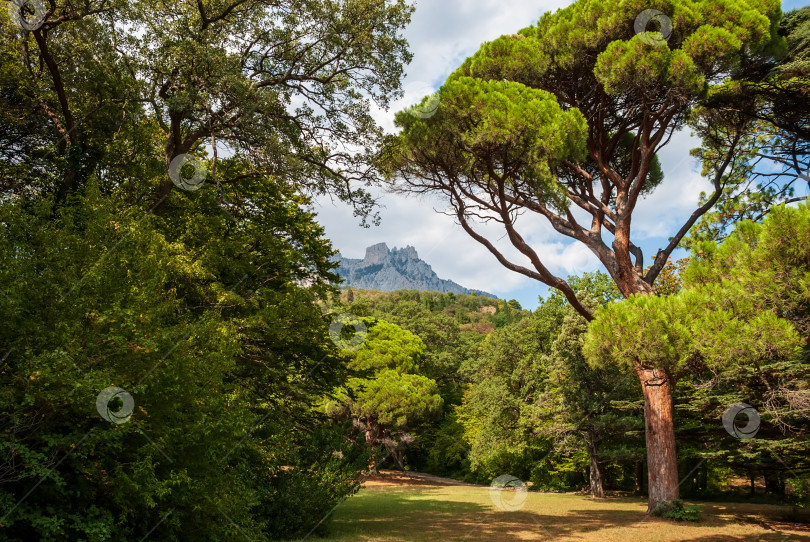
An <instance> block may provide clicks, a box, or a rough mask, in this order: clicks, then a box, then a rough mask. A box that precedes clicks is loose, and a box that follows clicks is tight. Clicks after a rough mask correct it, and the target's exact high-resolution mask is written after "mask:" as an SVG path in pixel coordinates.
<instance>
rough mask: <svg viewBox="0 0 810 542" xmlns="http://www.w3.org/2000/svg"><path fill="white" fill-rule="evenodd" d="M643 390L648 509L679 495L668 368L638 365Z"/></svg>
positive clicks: (650, 510)
mask: <svg viewBox="0 0 810 542" xmlns="http://www.w3.org/2000/svg"><path fill="white" fill-rule="evenodd" d="M636 370H637V372H638V377H639V379H640V380H641V387H642V389H643V391H644V421H645V433H646V441H647V483H648V493H649V499H648V506H647V513H648V514H649V513H651V512H652V511H653V510H655V508H656V506H657V505H658V503H660V502H661V501H672V500H674V499H677V498H679V495H680V491H679V488H678V457H677V454H676V452H675V426H674V423H673V409H672V377H671V376H670V375H669V374H667V373H666V371H660V370H656V369H646V368H642V367H637V369H636Z"/></svg>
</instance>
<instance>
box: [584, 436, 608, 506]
mask: <svg viewBox="0 0 810 542" xmlns="http://www.w3.org/2000/svg"><path fill="white" fill-rule="evenodd" d="M585 447H586V448H587V449H588V460H589V461H590V466H591V469H590V476H589V477H588V480H589V481H590V485H591V497H593V498H595V499H602V498H604V497H605V490H604V487H603V486H602V470H601V468H600V467H599V452H598V450H597V445H596V436H595V435H594V434H593V432H592V431H588V432H586V433H585Z"/></svg>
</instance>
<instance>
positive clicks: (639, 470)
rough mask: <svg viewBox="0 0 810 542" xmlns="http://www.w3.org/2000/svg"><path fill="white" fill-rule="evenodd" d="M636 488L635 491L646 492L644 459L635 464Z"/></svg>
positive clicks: (636, 493)
mask: <svg viewBox="0 0 810 542" xmlns="http://www.w3.org/2000/svg"><path fill="white" fill-rule="evenodd" d="M634 467H635V488H634V491H633V493H634V494H635V495H641V494H642V493H643V492H644V461H642V460H640V459H639V460H638V461H636V463H635V465H634Z"/></svg>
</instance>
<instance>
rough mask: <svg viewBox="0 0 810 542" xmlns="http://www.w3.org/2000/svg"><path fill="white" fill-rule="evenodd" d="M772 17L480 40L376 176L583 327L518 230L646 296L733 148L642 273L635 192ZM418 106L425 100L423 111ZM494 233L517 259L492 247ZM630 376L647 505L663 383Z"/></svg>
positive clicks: (657, 179)
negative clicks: (642, 408)
mask: <svg viewBox="0 0 810 542" xmlns="http://www.w3.org/2000/svg"><path fill="white" fill-rule="evenodd" d="M651 8H656V9H657V10H661V12H654V11H647V10H648V9H651ZM779 16H780V7H779V2H777V1H776V0H763V1H753V0H742V1H738V0H734V1H732V0H712V1H706V2H690V1H677V2H673V1H664V2H660V3H656V4H655V5H653V4H652V3H648V2H643V1H627V2H615V1H607V0H581V1H578V2H576V3H574V4H573V5H571V6H569V7H567V8H565V9H562V10H559V11H557V12H556V13H553V14H551V13H549V14H546V15H544V16H543V17H542V18H541V19H540V20H539V22H538V23H537V25H535V26H531V27H528V28H525V29H523V30H521V31H520V32H518V33H517V34H513V35H509V36H503V37H501V38H499V39H497V40H495V41H493V42H490V43H486V44H484V45H483V46H482V47H481V49H480V50H479V51H478V52H477V53H476V54H475V55H473V56H472V57H470V58H469V59H467V60H466V61H464V63H463V64H462V65H461V66H460V67H459V68H458V69H457V70H456V71H455V72H454V73H453V74H451V75H450V77H449V78H448V80H447V81H446V83H445V84H444V85H443V86H442V88H441V89H440V90H439V92H438V95H437V96H432V97H428V98H426V99H425V101H423V103H422V104H420V105H417V106H416V107H415V108H413V109H410V110H406V111H402V112H400V113H398V114H397V117H396V123H397V125H398V127H400V128H401V132H400V133H399V134H398V135H396V136H392V137H391V138H390V140H389V145H388V147H387V149H386V154H385V156H384V160H386V161H387V163H388V168H389V174H390V176H391V177H392V178H397V179H400V180H399V181H398V182H396V183H395V186H396V187H398V188H399V189H401V190H404V191H408V192H413V193H431V194H434V195H441V196H443V198H444V201H445V202H446V203H447V204H448V209H449V212H450V213H451V214H452V215H453V216H454V217H455V218H456V220H457V221H458V223H459V224H460V225H461V227H462V228H463V229H464V230H465V231H466V232H467V233H468V234H469V235H470V236H471V237H472V238H474V239H475V240H476V241H478V242H479V243H481V244H482V245H484V246H485V247H486V248H487V249H488V250H489V251H490V252H491V253H492V254H493V255H494V256H495V258H496V259H497V260H498V261H499V262H500V263H501V264H502V265H504V266H505V267H506V268H508V269H510V270H512V271H514V272H517V273H521V274H523V275H526V276H528V277H530V278H533V279H535V280H537V281H539V282H542V283H544V284H547V285H549V286H551V287H553V288H556V289H558V290H560V291H561V292H562V293H563V295H565V297H566V299H567V300H568V301H569V302H570V303H571V305H572V306H573V307H574V308H575V309H576V310H577V311H578V312H579V313H580V314H582V315H583V316H584V317H585V318H586V319H588V320H591V319H592V318H593V313H592V311H591V310H590V309H589V308H588V307H587V306H586V305H585V304H583V303H582V301H581V300H580V299H579V298H578V297H577V295H576V292H575V291H574V290H573V288H572V287H571V286H570V285H569V284H568V283H567V282H566V281H565V280H564V279H562V278H560V277H557V276H555V275H554V274H553V273H552V271H551V270H550V269H549V267H548V266H547V262H546V263H544V262H543V260H542V258H541V255H540V254H538V252H537V251H536V250H535V249H534V248H532V246H531V245H530V243H529V242H528V241H527V234H526V231H525V230H522V228H523V227H524V226H525V225H527V224H528V223H529V222H530V221H531V220H532V219H539V220H541V221H543V222H548V223H549V224H550V225H551V226H552V227H553V228H554V230H555V231H556V232H557V233H559V234H561V235H563V236H566V237H569V238H571V239H574V240H576V241H578V242H581V243H583V244H585V245H586V246H587V247H588V248H589V249H590V250H591V251H592V252H593V253H594V254H595V255H596V256H597V257H598V258H599V261H600V262H601V263H602V264H603V265H604V266H605V268H606V269H607V271H608V273H609V274H610V276H611V277H612V279H613V280H614V282H615V283H616V285H617V287H618V288H619V290H620V291H621V293H622V295H624V296H625V297H629V296H631V295H633V294H650V293H653V287H652V284H653V282H654V281H655V279H656V277H657V276H658V275H659V273H660V272H661V270H662V269H663V267H664V266H665V264H666V262H667V260H668V258H669V257H670V255H671V254H672V251H673V250H674V249H675V248H676V247H677V246H678V244H679V243H680V242H681V240H682V239H683V237H684V236H685V235H686V234H687V233H688V232H689V230H690V228H691V227H692V226H693V225H694V224H695V222H696V221H697V220H699V218H700V217H701V216H702V215H703V214H705V213H706V212H707V211H709V210H710V209H711V208H712V207H713V205H714V204H715V203H716V202H717V200H718V199H719V197H720V195H721V194H722V191H723V188H724V183H725V182H726V170H727V168H728V166H729V164H730V163H731V161H732V159H733V158H734V153H735V151H736V146H735V145H734V144H732V145H729V146H728V147H727V148H726V149H725V152H724V153H722V154H718V155H716V156H714V157H713V158H712V159H704V164H705V173H706V174H707V175H708V176H709V177H710V180H711V182H712V183H713V185H714V193H713V194H712V195H711V196H709V197H708V198H707V200H706V201H705V203H703V204H702V205H700V206H699V207H698V208H697V209H696V210H695V211H694V212H693V213H692V214H691V215H690V216H689V217H686V218H685V221H684V223H683V224H682V226H681V227H680V228H679V229H678V230H677V231H675V232H673V235H672V238H671V240H670V242H669V244H668V245H667V246H666V247H664V248H662V249H661V250H659V251H658V253H657V254H656V255H655V258H654V261H653V264H652V265H651V266H650V267H649V268H648V269H645V267H644V255H643V252H642V250H641V248H640V247H639V246H638V245H636V244H635V243H634V242H633V240H632V235H631V233H632V232H631V222H632V217H633V213H634V211H635V209H636V207H637V205H638V204H639V201H640V200H639V198H640V197H641V196H643V195H644V194H647V193H650V192H651V191H652V190H654V189H655V187H656V186H657V185H658V184H660V183H661V182H662V181H663V175H662V172H661V169H660V166H659V163H658V160H657V158H656V153H657V151H659V150H660V149H661V148H662V147H663V146H664V145H666V144H667V143H668V142H669V140H670V138H671V137H672V135H673V133H674V132H675V131H677V130H679V129H681V128H682V127H684V126H685V124H686V122H687V116H688V113H689V111H690V109H691V108H693V107H694V106H695V105H696V104H698V103H700V101H701V100H702V99H703V98H704V97H705V96H706V95H707V93H708V92H709V90H710V89H711V88H712V86H713V85H714V84H717V83H718V82H719V81H722V80H723V79H724V78H726V77H728V76H729V75H730V74H731V73H732V72H733V70H734V69H735V67H736V66H738V65H739V64H740V63H741V62H743V61H745V59H746V58H747V57H748V56H749V55H751V54H758V55H762V54H770V52H771V51H774V52H776V51H780V50H782V49H781V48H780V43H781V42H780V38H779V36H778V35H777V33H776V32H775V29H776V25H777V24H778V19H779ZM645 22H646V23H649V25H648V27H647V28H646V30H647V31H644V30H645V28H644V24H645ZM639 23H640V26H641V27H642V28H639V29H637V28H636V27H637V26H639ZM428 102H429V103H430V104H434V105H435V104H436V103H438V104H439V105H438V107H437V108H436V107H433V108H431V109H429V110H428V109H427V108H426V107H425V105H426V104H428ZM434 109H435V112H434ZM732 143H733V142H732ZM518 216H520V217H521V218H520V220H518ZM482 222H487V223H489V224H490V225H492V224H497V225H499V227H502V228H503V232H502V233H497V234H493V235H492V236H491V237H488V236H487V235H486V234H484V233H482V231H481V229H480V227H479V228H477V227H476V225H477V224H480V223H482ZM490 231H492V230H490ZM502 234H505V235H504V236H505V238H506V239H508V242H509V243H510V244H511V245H512V247H514V248H515V249H516V250H517V253H519V254H520V258H521V259H516V258H513V257H511V256H510V255H509V254H508V253H507V252H506V251H505V250H504V249H503V247H502V246H498V245H496V243H495V242H494V241H493V240H494V239H500V238H501V236H502ZM638 376H639V379H640V381H641V384H642V386H643V387H644V393H645V397H646V398H647V400H648V403H649V404H648V406H647V409H646V410H647V419H646V423H647V427H646V429H647V431H648V432H650V433H651V434H661V435H664V434H665V433H668V436H664V437H663V438H660V439H654V440H652V441H648V450H647V453H648V463H649V466H650V468H649V473H650V475H649V487H650V495H651V501H650V506H651V509H652V508H654V506H655V504H656V503H655V502H654V501H655V500H658V499H667V500H671V499H675V498H677V497H678V495H679V491H678V480H677V462H676V460H675V449H674V448H675V441H674V437H672V435H671V432H672V419H671V410H672V409H671V403H672V397H671V382H670V381H669V378H670V375H669V374H668V373H667V371H666V370H663V368H662V367H658V366H656V365H654V364H653V363H652V362H651V363H649V364H645V365H643V366H641V367H640V370H639V371H638Z"/></svg>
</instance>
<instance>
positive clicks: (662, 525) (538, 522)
mask: <svg viewBox="0 0 810 542" xmlns="http://www.w3.org/2000/svg"><path fill="white" fill-rule="evenodd" d="M482 497H483V498H482V499H480V498H477V499H473V500H474V501H478V500H480V502H470V500H459V501H456V500H448V495H447V494H443V493H441V492H440V491H437V490H435V489H431V488H430V487H420V488H419V489H416V488H414V487H408V488H405V487H403V488H396V487H387V488H385V490H382V488H380V490H377V491H364V492H362V493H360V494H358V495H355V496H354V497H352V498H350V499H349V500H347V501H346V502H345V503H343V504H342V505H341V506H340V507H339V508H338V510H336V512H335V516H334V518H333V522H332V524H331V526H330V528H329V531H330V535H331V536H333V537H336V538H338V539H340V540H358V541H362V540H375V541H377V540H391V541H399V540H402V541H405V540H407V541H411V540H413V541H427V540H430V541H433V540H438V541H440V542H441V541H449V540H493V541H501V540H503V541H505V540H509V541H514V540H554V539H574V540H576V539H580V538H582V539H587V540H601V539H602V538H603V537H609V538H610V540H621V539H625V538H626V539H632V540H652V539H655V538H656V537H660V539H667V540H689V541H695V542H696V541H707V542H732V541H734V542H739V541H741V540H762V541H763V542H791V541H794V540H798V541H807V542H810V536H802V535H798V534H794V533H787V534H786V533H784V532H781V531H778V530H777V531H772V532H762V533H761V535H760V534H754V533H751V534H750V535H746V536H740V535H738V536H734V535H726V534H717V533H716V531H717V530H718V529H719V528H722V527H726V526H729V525H731V524H740V523H749V524H750V522H746V521H743V520H742V518H741V517H738V516H736V515H734V514H726V513H723V512H724V510H722V509H719V510H715V509H713V507H712V505H708V506H706V509H707V510H706V511H707V512H708V513H707V514H704V518H703V520H702V521H701V522H699V523H684V524H680V523H677V522H674V521H670V520H663V519H661V518H651V517H647V516H645V515H644V512H643V509H644V508H643V505H642V506H639V508H638V509H637V510H627V509H622V508H619V507H618V506H617V505H620V504H627V503H628V501H627V500H626V499H605V500H603V501H590V502H589V503H588V504H587V506H588V508H579V506H582V503H581V502H580V503H572V504H574V508H575V509H572V510H568V511H563V513H556V514H555V513H548V514H545V513H543V511H542V510H534V511H533V510H527V509H522V510H518V511H512V512H507V511H502V510H499V509H497V508H496V507H494V506H493V505H491V504H490V503H489V499H488V498H487V497H486V496H485V494H484V495H482ZM451 498H452V497H451ZM459 498H461V499H463V496H459ZM633 503H634V504H638V503H635V501H633ZM534 506H535V508H536V506H537V503H535V504H534ZM614 528H615V529H616V530H615V531H613V532H611V533H608V532H607V531H608V530H610V529H614ZM687 531H688V532H687ZM713 531H714V532H713Z"/></svg>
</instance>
